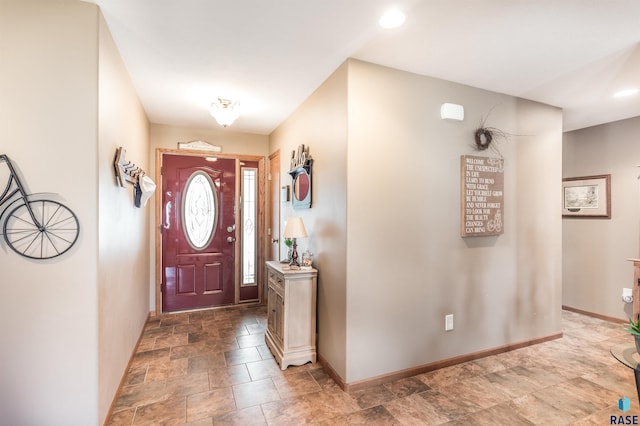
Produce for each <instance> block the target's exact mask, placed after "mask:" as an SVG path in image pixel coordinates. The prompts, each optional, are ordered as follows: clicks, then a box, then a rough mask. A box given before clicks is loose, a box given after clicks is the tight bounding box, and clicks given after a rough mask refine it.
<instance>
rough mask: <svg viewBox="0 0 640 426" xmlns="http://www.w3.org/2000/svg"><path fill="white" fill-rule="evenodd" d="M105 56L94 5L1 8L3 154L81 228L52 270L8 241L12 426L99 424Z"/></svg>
mask: <svg viewBox="0 0 640 426" xmlns="http://www.w3.org/2000/svg"><path fill="white" fill-rule="evenodd" d="M97 49H98V9H97V7H96V6H95V5H92V4H89V3H83V2H78V1H64V0H60V1H42V0H2V1H1V2H0V52H1V54H0V55H1V62H2V65H1V66H0V134H1V135H2V137H1V139H0V153H3V154H7V155H9V157H10V158H11V159H12V160H13V161H14V162H15V164H16V166H17V167H18V168H19V169H20V171H21V172H22V175H23V177H24V178H25V180H26V183H27V185H28V186H29V189H30V190H31V192H56V193H59V194H60V196H61V197H62V198H63V200H64V201H63V202H64V204H66V205H67V206H69V207H70V208H71V209H72V210H73V211H74V212H75V214H76V215H77V217H78V219H79V222H80V236H79V239H78V241H77V243H76V244H75V246H74V247H73V248H72V249H71V251H70V252H67V253H66V254H64V255H63V256H60V257H59V258H56V259H53V260H49V261H32V260H28V259H26V258H24V257H21V256H18V255H17V254H15V253H13V252H12V251H10V249H9V248H8V247H7V246H6V244H5V243H4V240H3V241H1V242H0V271H1V272H0V288H1V293H2V297H0V336H2V350H0V383H1V385H0V413H2V414H1V416H2V421H0V423H3V424H29V425H46V424H65V425H92V424H97V423H98V414H97V413H98V409H97V404H98V335H97V328H98V317H97V298H98V294H97V280H98V277H97V271H98V268H97V262H98V198H97V194H98V176H97V173H96V167H97V159H98V152H97V144H96V136H97V134H98V91H97V90H96V89H97V85H98V60H97V58H98V52H97ZM0 169H1V170H2V171H1V172H0V173H3V172H4V171H5V165H4V164H0ZM3 176H4V177H3V178H2V182H3V183H2V184H3V185H4V182H5V178H6V175H3Z"/></svg>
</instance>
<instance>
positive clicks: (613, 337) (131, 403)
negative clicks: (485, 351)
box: [107, 307, 640, 426]
mask: <svg viewBox="0 0 640 426" xmlns="http://www.w3.org/2000/svg"><path fill="white" fill-rule="evenodd" d="M265 326H266V309H265V308H264V307H256V308H238V309H225V310H215V311H199V312H192V313H178V314H172V315H163V316H161V317H159V318H153V319H150V320H149V322H148V323H147V325H146V327H145V329H144V332H143V336H142V338H141V340H140V344H139V346H138V348H137V352H136V353H135V355H134V357H133V359H132V361H131V365H130V369H129V371H128V373H127V375H126V377H125V379H124V381H123V386H122V388H121V389H120V391H119V393H118V395H117V397H116V399H115V401H114V405H113V412H112V415H111V417H110V419H108V421H107V424H108V425H193V426H196V425H197V426H200V425H218V424H221V425H222V424H226V425H243V426H246V425H266V424H268V425H302V424H319V425H351V424H354V425H358V424H371V425H441V424H446V425H465V426H468V425H553V426H558V425H568V424H571V425H608V424H611V416H616V419H615V420H620V419H619V417H618V416H620V415H624V416H639V417H638V418H636V419H637V420H636V421H638V422H640V407H639V406H638V398H637V396H636V390H635V383H634V379H633V372H632V370H631V369H629V368H626V367H624V366H623V365H621V364H620V363H618V362H617V361H616V360H615V359H614V358H613V357H612V356H611V355H610V353H609V348H610V347H611V346H612V345H614V344H616V343H621V342H630V341H631V338H630V336H629V335H628V334H626V333H625V332H623V331H622V328H623V326H622V325H621V324H616V323H610V322H607V321H602V320H599V319H595V318H591V317H587V316H584V315H580V314H576V313H573V312H568V311H564V312H563V332H564V337H563V338H562V339H557V340H553V341H550V342H546V343H542V344H539V345H535V346H530V347H527V348H523V349H518V350H515V351H511V352H507V353H503V354H500V355H495V356H491V357H487V358H483V359H478V360H475V361H470V362H466V363H464V364H459V365H455V366H453V367H449V368H443V369H440V370H436V371H432V372H429V373H426V374H420V375H417V376H414V377H410V378H407V379H402V380H398V381H395V382H392V383H386V384H384V385H378V386H371V387H369V388H367V389H362V390H358V391H355V392H352V393H350V394H347V393H344V392H342V391H341V390H340V388H339V387H338V386H337V385H336V384H335V383H334V382H333V380H332V379H331V378H330V377H329V376H327V375H326V374H325V372H324V371H323V370H322V369H321V368H320V366H319V365H317V366H316V367H313V366H312V365H311V364H307V365H304V366H300V367H289V368H288V369H287V370H285V371H281V370H280V368H279V367H278V365H277V364H276V362H275V360H274V359H273V357H272V355H271V353H270V352H269V350H268V348H267V347H266V345H265V343H264V330H265ZM622 396H627V397H629V398H630V400H631V410H630V411H627V412H624V413H623V412H622V411H620V410H618V408H617V403H618V399H619V398H620V397H622ZM622 420H624V419H622ZM631 420H632V421H633V417H631Z"/></svg>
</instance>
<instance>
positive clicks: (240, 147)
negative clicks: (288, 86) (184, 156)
mask: <svg viewBox="0 0 640 426" xmlns="http://www.w3.org/2000/svg"><path fill="white" fill-rule="evenodd" d="M196 140H201V141H206V142H209V143H210V144H212V145H215V146H219V147H221V148H222V153H223V154H242V155H259V156H264V157H266V156H267V155H268V150H269V137H268V136H266V135H257V134H253V133H242V132H235V131H233V127H228V128H223V127H221V126H220V125H219V124H218V123H216V121H215V119H214V118H213V117H211V128H210V129H196V128H188V127H176V126H169V125H164V124H151V127H150V150H149V153H148V155H149V175H150V176H153V177H154V179H155V176H156V150H157V149H158V148H165V149H177V148H178V142H191V141H196ZM156 199H157V197H156V195H154V196H153V197H152V198H151V199H150V200H149V206H150V208H152V209H153V212H152V213H151V223H150V225H149V226H150V227H149V230H150V238H149V241H150V243H149V251H150V253H151V261H150V263H149V274H150V279H149V292H150V299H149V306H150V309H151V311H155V310H156V290H155V288H156V274H155V244H156V233H155V223H156V218H155V208H154V203H155V202H156Z"/></svg>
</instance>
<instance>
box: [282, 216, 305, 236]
mask: <svg viewBox="0 0 640 426" xmlns="http://www.w3.org/2000/svg"><path fill="white" fill-rule="evenodd" d="M282 235H283V236H284V237H285V238H306V237H307V230H306V229H304V223H302V218H300V217H290V218H289V219H287V224H286V225H285V226H284V233H283V234H282Z"/></svg>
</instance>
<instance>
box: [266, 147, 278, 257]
mask: <svg viewBox="0 0 640 426" xmlns="http://www.w3.org/2000/svg"><path fill="white" fill-rule="evenodd" d="M280 189H281V187H280V151H279V150H278V151H276V152H274V153H273V154H271V155H270V156H269V206H268V216H269V218H268V221H269V222H268V223H269V225H268V226H269V231H270V232H269V233H268V235H267V238H268V244H269V248H268V249H267V253H268V256H267V257H268V259H267V260H276V261H278V260H280V201H281V200H280ZM274 240H276V241H275V242H274Z"/></svg>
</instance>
